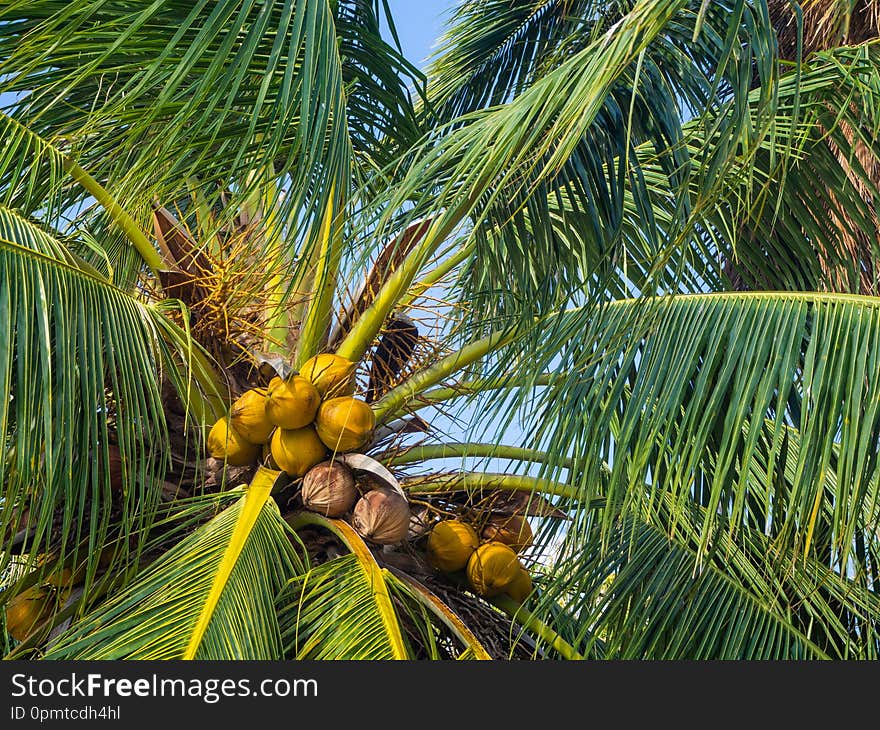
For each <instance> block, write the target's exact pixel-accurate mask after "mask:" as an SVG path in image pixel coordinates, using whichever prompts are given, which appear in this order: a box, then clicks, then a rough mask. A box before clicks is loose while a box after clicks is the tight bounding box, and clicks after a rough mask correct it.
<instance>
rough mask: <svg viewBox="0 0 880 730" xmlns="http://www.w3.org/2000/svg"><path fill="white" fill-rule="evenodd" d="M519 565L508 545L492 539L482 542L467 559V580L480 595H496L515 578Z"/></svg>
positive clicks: (504, 589)
mask: <svg viewBox="0 0 880 730" xmlns="http://www.w3.org/2000/svg"><path fill="white" fill-rule="evenodd" d="M520 567H521V564H520V562H519V558H517V557H516V553H515V552H514V551H513V550H512V549H511V548H510V547H508V546H507V545H505V544H504V543H501V542H495V541H494V540H493V541H490V542H484V543H483V544H482V545H480V547H478V548H477V549H476V550H475V551H474V554H473V555H471V557H470V559H469V560H468V564H467V577H468V582H469V583H470V584H471V587H472V588H473V589H474V591H476V592H477V593H479V594H480V595H481V596H486V597H489V596H497V595H498V594H499V593H504V592H505V591H506V590H507V588H508V587H509V586H510V585H511V584H512V583H513V582H514V581H515V580H516V579H517V577H518V576H519V571H520Z"/></svg>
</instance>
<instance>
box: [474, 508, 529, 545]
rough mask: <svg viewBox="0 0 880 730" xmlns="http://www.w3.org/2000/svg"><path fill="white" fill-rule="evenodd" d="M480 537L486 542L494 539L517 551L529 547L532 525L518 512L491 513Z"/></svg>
mask: <svg viewBox="0 0 880 730" xmlns="http://www.w3.org/2000/svg"><path fill="white" fill-rule="evenodd" d="M482 537H483V540H485V541H486V542H489V541H493V540H494V541H495V542H501V543H504V544H505V545H509V546H510V547H511V548H513V549H514V550H515V551H516V552H518V553H521V552H522V551H523V550H525V549H526V548H527V547H529V545H531V544H532V540H533V539H534V535H533V534H532V526H531V525H530V524H529V521H528V520H527V519H526V518H525V517H524V516H523V515H519V514H512V515H504V514H495V515H493V516H492V517H490V518H489V521H488V522H487V523H486V525H485V526H484V527H483V532H482Z"/></svg>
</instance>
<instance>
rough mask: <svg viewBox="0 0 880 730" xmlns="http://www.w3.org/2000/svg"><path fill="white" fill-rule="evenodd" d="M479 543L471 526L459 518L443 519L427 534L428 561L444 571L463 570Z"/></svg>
mask: <svg viewBox="0 0 880 730" xmlns="http://www.w3.org/2000/svg"><path fill="white" fill-rule="evenodd" d="M479 545H480V538H479V537H478V536H477V533H476V531H475V530H474V528H473V527H471V526H470V525H468V524H467V523H465V522H461V521H460V520H443V521H442V522H438V523H437V524H436V525H434V527H433V528H432V529H431V533H430V534H429V535H428V544H427V551H428V563H430V565H431V567H433V568H435V569H436V570H439V571H442V572H444V573H455V572H456V571H458V570H463V569H464V567H465V566H466V565H467V563H468V560H469V559H470V557H471V555H473V554H474V550H476V549H477V548H478V547H479Z"/></svg>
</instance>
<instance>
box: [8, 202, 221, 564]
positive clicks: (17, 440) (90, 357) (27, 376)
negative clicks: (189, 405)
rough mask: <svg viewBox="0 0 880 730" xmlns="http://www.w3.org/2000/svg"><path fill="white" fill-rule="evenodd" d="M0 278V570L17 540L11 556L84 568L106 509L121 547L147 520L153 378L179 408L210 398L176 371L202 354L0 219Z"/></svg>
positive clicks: (156, 427)
mask: <svg viewBox="0 0 880 730" xmlns="http://www.w3.org/2000/svg"><path fill="white" fill-rule="evenodd" d="M0 270H2V272H3V273H2V277H0V278H2V280H3V282H4V284H3V286H2V287H0V324H2V327H3V328H4V332H5V333H6V336H5V337H4V338H3V341H2V346H0V390H2V392H4V393H6V394H8V396H7V397H5V398H4V399H3V400H2V402H0V444H2V446H3V452H4V458H3V459H2V461H0V482H2V484H3V509H2V513H0V523H2V525H3V528H4V530H6V531H7V532H4V534H5V535H6V540H5V543H4V548H5V550H4V554H3V560H4V562H7V561H8V560H9V559H10V553H9V552H8V550H9V549H10V542H9V541H10V540H13V539H14V537H15V535H17V534H22V533H23V534H24V535H25V537H24V538H23V542H22V543H21V544H18V545H17V546H16V552H24V553H31V554H32V555H33V558H35V557H36V556H37V555H38V554H40V553H43V552H60V553H61V557H62V558H63V559H73V560H76V561H78V560H81V559H83V557H84V556H86V555H91V557H90V561H92V562H90V565H93V564H94V561H96V560H97V556H96V554H95V552H94V548H95V547H96V546H97V545H103V544H104V542H105V540H106V538H107V536H108V530H109V529H110V522H109V520H110V512H111V509H117V510H121V519H119V520H117V521H116V522H115V524H116V526H117V528H118V527H119V526H120V525H121V536H122V537H124V538H125V539H128V538H129V537H131V538H132V539H133V540H134V542H133V544H137V543H138V540H140V539H141V538H138V537H137V536H138V535H139V534H140V535H141V536H142V535H143V532H142V531H143V530H144V529H145V528H147V527H148V526H149V524H150V521H151V520H152V519H153V515H154V512H155V509H156V506H157V504H158V501H159V497H160V490H159V489H158V486H157V485H159V484H160V483H161V478H162V477H163V476H164V473H165V469H166V467H167V462H166V459H167V456H168V443H169V442H168V433H167V428H166V421H165V413H164V405H163V402H162V398H161V385H162V379H163V377H168V378H170V379H171V381H172V382H175V383H176V384H177V385H178V386H179V387H180V388H181V393H182V395H183V398H184V401H185V402H186V401H189V402H192V399H197V400H200V401H201V400H202V399H203V397H210V396H211V394H212V393H213V397H215V398H216V396H217V392H216V389H214V386H212V385H211V383H210V380H205V379H203V378H202V377H200V369H199V368H198V367H196V368H195V369H190V368H186V369H185V370H184V368H185V366H186V365H188V364H190V363H191V362H192V360H193V358H196V359H198V358H200V357H201V356H200V355H199V354H198V352H197V349H195V348H194V347H193V346H192V344H191V343H188V342H187V338H186V337H185V334H184V333H182V332H180V331H179V330H178V329H177V327H176V326H175V325H174V324H173V323H171V322H170V321H168V320H166V318H165V316H164V314H162V313H161V312H160V311H158V310H157V309H154V308H151V307H147V306H145V305H144V304H143V303H141V302H140V301H138V300H137V299H136V298H135V297H133V296H132V295H130V294H128V293H126V292H124V291H122V290H120V289H117V288H116V287H115V286H113V284H111V283H110V282H109V281H108V280H106V279H105V278H104V277H103V276H102V275H100V274H99V273H98V272H97V271H96V270H94V269H93V268H91V267H90V266H89V265H87V264H85V263H84V262H83V261H82V260H80V259H78V258H77V257H76V256H74V255H73V254H71V253H70V251H69V250H68V249H67V248H66V247H65V246H64V245H62V244H61V243H60V242H59V241H58V240H56V239H55V238H53V237H52V235H50V234H49V233H47V232H45V231H43V230H41V229H40V228H38V227H37V226H35V225H34V224H33V223H30V222H29V221H26V220H25V219H23V218H21V217H19V216H18V215H16V214H15V213H13V212H11V211H9V210H7V209H5V208H0ZM205 375H207V373H206V372H204V371H201V376H205ZM205 402H206V403H207V402H209V401H205ZM208 413H210V411H208ZM111 446H112V447H114V448H115V449H118V451H117V458H118V463H112V462H111ZM113 470H119V471H120V477H117V479H118V480H119V481H118V483H115V482H114V480H111V472H112V471H113ZM61 505H64V506H65V509H64V512H63V517H62V520H61V522H60V524H53V520H54V515H55V513H56V510H57V509H58V508H59V507H60V506H61ZM125 550H126V551H127V550H128V548H127V547H126V549H125Z"/></svg>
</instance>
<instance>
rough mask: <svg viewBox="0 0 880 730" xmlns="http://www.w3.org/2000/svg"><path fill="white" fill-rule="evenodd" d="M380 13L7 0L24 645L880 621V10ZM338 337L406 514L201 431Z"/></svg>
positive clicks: (247, 647)
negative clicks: (415, 20) (354, 506)
mask: <svg viewBox="0 0 880 730" xmlns="http://www.w3.org/2000/svg"><path fill="white" fill-rule="evenodd" d="M384 7H385V5H384V3H380V2H373V1H372V0H338V2H325V1H322V0H263V1H262V2H252V1H250V0H219V1H218V2H211V3H207V2H199V3H192V2H180V1H178V0H159V1H158V2H155V3H151V4H149V5H147V4H131V3H126V2H117V1H115V0H111V1H110V2H106V1H104V0H101V1H98V0H69V1H65V2H59V1H57V0H20V1H19V2H12V3H7V4H6V5H5V7H4V8H3V9H2V10H0V21H2V22H0V79H2V81H0V91H2V92H4V93H6V94H9V95H11V96H8V97H4V98H8V99H10V101H9V103H8V106H7V108H6V111H5V113H4V114H3V115H2V116H0V127H2V140H3V142H2V145H0V271H2V277H0V281H2V287H0V331H2V332H3V333H4V335H3V337H2V338H0V385H2V389H3V391H4V392H7V393H8V394H9V397H8V398H5V399H3V401H2V402H0V438H2V442H3V458H2V460H0V475H2V479H0V481H2V484H3V496H2V503H0V534H2V535H3V552H2V569H3V574H2V575H3V594H2V595H3V601H4V602H5V603H6V606H7V611H6V620H7V628H8V629H10V633H9V634H7V638H6V655H7V656H11V657H21V656H43V657H48V658H181V657H186V658H407V657H412V658H453V657H454V658H489V657H493V656H494V657H499V656H500V657H504V656H515V657H523V658H528V657H552V658H557V657H564V658H581V657H585V658H741V657H747V658H764V657H766V658H802V657H809V658H813V657H817V658H818V657H834V658H845V657H859V658H867V657H875V656H876V655H877V653H878V649H880V645H878V635H877V633H876V631H877V626H876V620H877V619H876V617H877V616H878V615H880V601H878V598H877V595H876V591H875V573H876V570H877V567H876V566H877V557H878V555H877V550H878V547H880V545H878V538H877V531H876V522H877V517H878V510H880V505H878V496H880V495H878V480H877V468H878V464H877V452H878V449H877V446H878V435H880V434H878V431H880V398H878V396H877V390H878V388H880V306H878V300H877V298H876V296H875V295H876V293H877V274H878V270H877V265H876V262H877V260H878V258H877V254H878V250H877V249H878V246H877V241H878V235H877V234H878V219H877V216H876V213H875V210H874V205H873V201H874V200H875V199H876V198H875V196H876V194H877V191H876V190H875V187H876V184H877V182H878V179H880V176H878V174H877V170H878V169H880V168H878V167H877V152H878V148H877V143H876V130H877V129H878V119H877V117H876V115H877V110H878V109H880V104H878V103H877V102H878V93H880V91H878V90H880V56H878V51H877V49H876V47H875V45H874V44H872V43H871V42H870V41H871V40H872V39H873V38H875V37H876V36H877V33H876V31H877V17H878V15H880V12H878V10H877V7H876V3H874V2H868V1H863V2H852V3H819V2H805V3H803V8H802V10H803V12H800V9H799V8H797V9H795V10H792V9H791V7H790V6H789V5H788V3H777V2H769V1H765V0H755V1H754V2H738V1H737V0H730V1H729V2H728V1H727V0H723V1H721V2H711V3H709V2H702V1H696V0H693V1H688V0H676V1H675V2H670V1H669V0H627V1H626V2H623V1H621V2H616V1H606V2H595V1H593V0H528V1H524V2H517V3H510V2H507V1H506V0H489V1H483V2H464V3H462V4H461V6H460V7H459V8H458V9H457V10H456V12H455V14H454V15H453V16H452V17H451V19H450V22H449V26H448V30H447V32H446V35H445V36H444V38H443V41H442V44H441V47H440V49H439V51H438V52H437V54H436V56H435V57H434V59H433V60H432V63H431V65H430V67H429V69H428V72H427V76H426V77H423V76H422V75H421V74H420V72H419V71H418V70H417V69H416V68H415V67H413V66H412V64H411V63H409V62H408V61H407V60H406V59H405V58H404V57H403V55H402V54H401V52H400V50H399V48H398V47H397V45H396V44H395V42H394V40H393V38H394V32H393V28H394V26H393V19H391V18H385V20H387V21H391V22H390V27H391V33H390V35H388V36H386V38H384V39H383V37H382V34H381V32H380V27H381V25H382V24H381V22H380V21H382V20H383V14H384ZM796 11H797V12H796ZM818 27H821V28H823V29H824V31H823V32H821V33H819V32H817V31H816V28H818ZM805 39H806V42H804V41H805ZM821 39H825V42H821ZM322 353H333V354H335V355H337V356H338V357H340V358H342V359H344V360H345V361H348V362H351V363H353V364H354V368H355V369H354V373H355V375H354V377H355V383H356V390H355V393H354V397H355V398H356V399H357V400H358V401H361V402H364V403H368V404H369V406H370V410H371V411H372V416H371V417H373V418H375V427H374V428H373V429H371V430H370V433H369V436H368V438H367V439H366V441H365V442H364V443H362V444H360V443H359V444H358V445H357V447H356V448H353V449H351V450H349V449H346V448H342V449H340V448H336V447H334V445H333V444H329V450H328V451H327V452H326V453H323V452H322V454H321V458H329V457H331V456H334V455H335V456H336V457H338V458H339V460H340V461H342V462H345V463H347V464H349V465H350V466H351V467H352V468H353V470H354V473H355V474H356V475H357V476H358V477H359V480H360V489H361V490H366V489H368V488H370V487H377V486H379V485H381V488H382V489H391V490H394V491H395V492H397V490H399V492H397V493H400V494H403V495H405V497H406V500H407V502H408V507H409V513H410V514H411V522H410V524H409V529H408V530H407V531H406V535H405V536H398V537H397V538H396V539H394V540H393V541H392V542H391V543H390V544H387V545H382V544H380V543H381V541H377V540H375V539H372V538H375V535H372V536H371V535H367V534H365V532H364V530H363V529H359V528H358V521H357V520H356V519H354V518H353V516H352V514H351V512H350V511H346V512H343V513H342V514H341V515H340V516H337V517H327V516H324V515H321V514H320V513H319V512H316V511H313V510H309V509H306V508H305V507H307V506H308V505H307V504H304V501H303V494H302V479H301V476H302V474H300V473H298V472H296V473H293V474H291V473H287V472H285V471H283V470H282V468H279V467H281V466H283V465H280V464H279V463H278V458H277V454H275V453H274V452H272V450H271V449H269V452H268V453H263V452H262V451H260V450H259V449H257V451H259V454H257V453H256V451H255V452H254V454H253V456H252V458H249V459H245V460H243V463H241V464H238V465H234V464H232V463H230V462H231V461H232V460H231V459H228V458H227V459H225V460H224V458H223V456H224V451H223V449H222V448H221V449H219V450H216V449H215V450H214V455H215V456H219V458H211V457H210V455H209V454H208V452H207V448H208V444H207V441H208V434H209V432H210V429H211V428H212V426H213V424H215V423H216V422H217V421H218V420H221V419H223V418H224V417H227V416H228V415H229V413H230V411H229V409H230V406H231V405H232V404H233V402H234V401H235V400H236V399H237V398H238V397H239V396H241V395H242V394H243V393H245V392H247V391H249V390H256V391H257V392H258V393H260V394H261V395H260V397H263V395H262V394H263V393H265V392H266V390H265V389H267V388H269V387H270V384H271V383H272V382H273V378H275V377H278V376H281V377H285V378H286V377H288V375H290V374H296V373H298V372H300V371H301V370H302V369H303V367H304V366H305V365H306V364H307V363H308V362H309V361H310V359H311V358H313V357H314V356H316V355H319V354H322ZM371 425H372V424H371ZM223 442H224V443H225V440H223ZM325 444H326V440H325ZM224 448H225V447H224ZM334 451H335V452H337V453H335V454H334V453H333V452H334ZM342 451H348V452H349V453H348V455H347V456H343V457H340V454H339V453H338V452H342ZM289 471H290V470H288V472H289ZM372 491H376V489H373V490H372ZM511 514H515V515H519V516H520V517H521V518H524V519H525V520H526V524H527V525H529V528H528V530H529V532H532V533H533V535H532V536H531V540H524V541H521V542H529V541H530V542H531V543H532V544H531V545H530V546H529V547H527V548H524V546H523V545H519V546H518V547H519V548H521V553H520V555H519V558H518V559H517V560H518V561H521V564H522V565H523V566H524V567H525V569H527V570H528V573H529V575H530V580H531V585H530V586H528V587H527V588H526V589H523V590H513V589H512V588H510V587H508V588H507V589H505V590H502V591H497V592H493V591H489V590H483V589H481V585H482V584H480V582H479V581H477V582H475V581H474V579H473V577H470V578H469V577H468V574H469V573H470V571H467V570H463V569H460V568H459V569H457V570H450V571H445V572H444V571H439V570H437V565H436V561H434V562H432V561H429V560H427V559H426V554H427V553H426V550H427V542H428V540H429V533H431V531H432V529H433V527H434V526H435V525H436V524H437V523H438V522H440V521H443V522H449V520H450V519H452V520H456V521H458V522H466V523H470V524H471V525H473V526H474V527H475V528H476V532H482V529H483V528H484V527H486V526H487V525H489V523H490V522H491V521H492V520H496V521H497V519H498V518H499V517H502V518H504V519H506V518H508V517H509V516H510V515H511ZM447 526H448V525H447ZM488 534H489V536H490V537H492V533H488ZM494 537H495V538H496V541H497V538H498V533H497V532H496V533H494ZM477 539H482V540H484V541H485V540H487V539H488V538H487V537H486V534H485V533H484V534H482V535H477ZM523 548H524V549H523ZM482 588H485V586H482ZM481 594H483V595H481ZM22 617H24V618H22ZM25 619H26V621H25ZM22 621H25V623H26V626H25V627H24V629H22V628H21V626H20V625H21V623H22ZM12 624H15V625H16V626H17V627H18V629H17V630H12V629H13V626H12Z"/></svg>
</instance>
